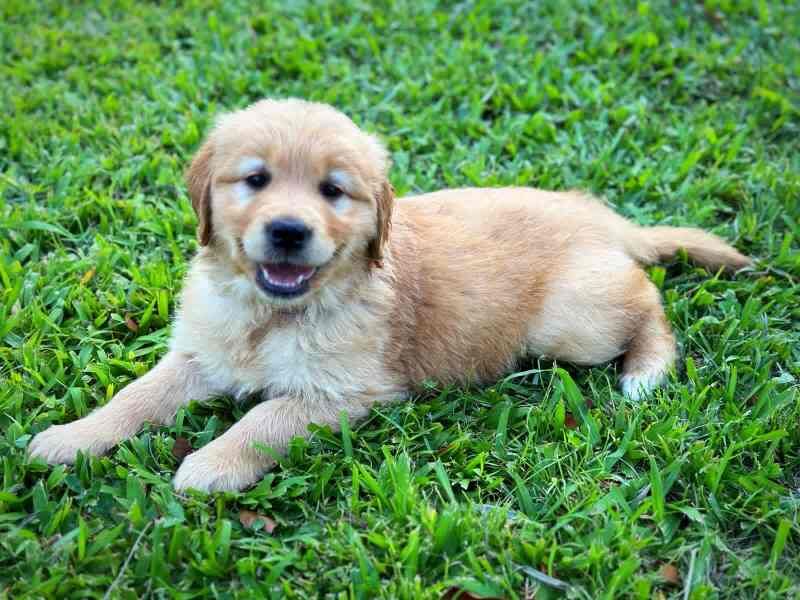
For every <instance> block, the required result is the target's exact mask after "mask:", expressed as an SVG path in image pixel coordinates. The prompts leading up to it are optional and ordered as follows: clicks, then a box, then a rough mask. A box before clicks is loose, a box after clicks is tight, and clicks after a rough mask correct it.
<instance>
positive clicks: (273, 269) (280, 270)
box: [262, 263, 314, 284]
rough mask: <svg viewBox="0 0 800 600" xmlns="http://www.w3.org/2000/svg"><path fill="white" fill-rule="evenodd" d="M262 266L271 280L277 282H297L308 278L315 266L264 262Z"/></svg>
mask: <svg viewBox="0 0 800 600" xmlns="http://www.w3.org/2000/svg"><path fill="white" fill-rule="evenodd" d="M262 268H263V269H264V271H266V273H267V277H269V280H270V281H274V282H275V283H285V284H295V283H298V282H300V281H303V280H305V279H308V278H309V277H311V276H312V275H313V274H314V267H306V266H302V265H291V264H289V263H280V264H279V263H273V264H264V265H262Z"/></svg>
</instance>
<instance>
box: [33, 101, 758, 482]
mask: <svg viewBox="0 0 800 600" xmlns="http://www.w3.org/2000/svg"><path fill="white" fill-rule="evenodd" d="M388 169H389V157H388V155H387V152H386V150H385V149H384V147H383V146H382V145H381V144H380V142H379V141H378V140H377V139H376V138H374V137H373V136H371V135H368V134H366V133H364V132H362V131H361V130H360V129H359V128H358V127H356V125H355V124H354V123H353V122H352V121H351V120H350V119H349V118H347V117H346V116H345V115H343V114H342V113H340V112H338V111H336V110H335V109H333V108H331V107H330V106H326V105H322V104H314V103H310V102H305V101H302V100H263V101H261V102H258V103H256V104H254V105H252V106H250V107H249V108H247V109H245V110H241V111H238V112H234V113H231V114H226V115H223V116H222V117H221V118H220V119H219V120H218V122H217V124H216V127H215V128H214V129H213V131H212V132H211V134H210V135H209V137H208V140H207V141H206V142H205V143H204V144H203V146H202V147H201V148H200V150H199V152H198V153H197V156H196V157H195V158H194V160H193V162H192V164H191V167H190V168H189V171H188V176H187V180H188V187H189V193H190V195H191V198H192V204H193V206H194V208H195V210H196V211H197V216H198V220H199V228H198V237H199V240H200V244H201V247H200V251H199V252H198V254H197V256H196V257H195V258H194V260H193V262H192V266H191V270H190V272H189V275H188V277H187V279H186V282H185V285H184V288H183V293H182V298H181V302H180V308H179V310H178V313H177V315H176V318H175V323H174V328H173V334H172V341H171V349H170V351H169V352H168V353H167V355H166V356H165V357H164V358H163V359H162V360H161V362H159V363H158V365H157V366H156V367H155V368H154V369H153V370H152V371H150V372H149V373H148V374H147V375H145V376H144V377H142V378H141V379H139V380H138V381H136V382H135V383H132V384H131V385H129V386H128V387H126V388H125V389H123V390H122V391H120V392H119V393H118V394H117V395H116V396H115V397H114V398H113V399H112V400H111V401H110V402H109V403H108V404H106V405H105V406H102V407H101V408H99V409H97V410H95V411H94V412H92V413H91V414H90V415H88V416H86V417H84V418H82V419H80V420H78V421H75V422H74V423H69V424H67V425H55V426H52V427H50V428H49V429H47V430H45V431H44V432H42V433H40V434H38V435H37V436H36V437H35V438H34V440H33V441H32V443H31V446H30V452H31V454H32V455H33V456H37V457H41V458H43V459H45V460H46V461H48V462H51V463H70V462H72V461H74V460H75V456H76V453H77V452H78V451H84V452H89V453H93V454H97V453H102V452H105V451H107V450H108V449H109V448H111V447H112V446H114V445H115V444H117V443H118V442H120V441H121V440H123V439H125V438H127V437H129V436H132V435H134V434H135V433H136V432H137V431H138V430H139V428H140V427H141V426H142V424H143V423H144V422H145V421H152V422H156V423H169V422H171V420H172V419H173V417H174V415H175V413H176V411H177V410H178V408H179V407H181V406H184V405H185V404H187V403H188V402H189V401H190V400H193V399H196V400H202V399H204V398H208V397H209V396H211V395H215V394H232V395H234V396H246V395H249V394H252V393H255V392H259V393H261V394H263V397H264V401H263V402H261V403H260V404H258V405H257V406H255V407H254V408H253V409H252V410H250V411H249V412H248V413H247V414H246V415H245V416H244V417H243V418H242V419H241V420H240V421H239V422H238V423H236V424H235V425H233V426H232V427H231V428H230V429H229V430H228V431H226V432H225V433H224V434H223V435H221V436H220V437H219V438H218V439H216V440H214V441H212V442H211V443H209V444H208V445H206V446H205V447H203V448H201V449H199V450H197V451H196V452H194V453H193V454H191V455H189V456H188V457H187V458H186V459H185V460H184V462H183V463H182V464H181V466H180V468H179V469H178V472H177V474H176V476H175V481H174V484H175V487H176V488H178V489H184V488H197V489H200V490H240V489H242V488H245V487H247V486H249V485H251V484H253V483H254V482H256V481H258V480H259V479H260V478H261V477H262V475H263V473H264V472H265V471H266V470H268V469H269V468H270V466H271V464H272V460H271V459H270V457H269V456H268V454H267V453H264V452H262V451H259V449H258V448H257V447H256V446H258V445H264V446H268V447H271V448H273V449H274V450H275V451H276V452H281V451H283V450H285V448H286V446H287V443H288V442H289V440H290V439H291V438H292V437H293V436H302V435H307V433H308V425H309V424H310V423H316V424H319V425H330V426H331V427H333V428H336V427H338V425H339V423H340V418H341V415H342V413H344V414H345V415H346V417H347V418H349V419H350V420H351V421H353V420H356V419H359V418H361V417H363V416H365V415H366V414H367V413H368V411H369V410H370V407H371V406H373V405H376V404H383V403H387V402H393V401H397V400H399V399H402V398H403V397H406V396H407V395H408V394H409V393H410V392H412V391H413V390H414V389H415V386H417V385H418V384H420V383H421V382H422V381H423V380H425V379H434V380H437V381H440V382H444V383H452V382H466V381H471V382H488V381H492V380H493V379H494V378H497V377H499V376H500V375H502V374H503V373H504V372H507V371H509V370H510V369H513V368H514V365H515V363H516V361H517V360H518V359H519V358H520V357H522V356H526V355H527V356H546V357H551V358H554V359H558V360H563V361H568V362H571V363H575V364H580V365H594V364H598V363H603V362H606V361H610V360H612V359H613V358H615V357H617V356H620V355H624V362H623V366H622V378H621V386H622V391H623V393H624V394H626V395H627V396H629V397H631V398H634V399H638V398H640V397H641V396H642V395H644V394H646V393H647V392H648V391H650V390H652V389H653V388H654V387H655V386H657V385H659V383H661V382H662V381H663V380H664V378H665V375H666V374H667V372H668V371H669V369H670V368H671V367H672V365H673V362H674V360H675V352H676V350H675V339H674V337H673V335H672V333H671V331H670V327H669V325H668V323H667V321H666V319H665V317H664V311H663V309H662V306H661V302H660V298H659V293H658V291H657V289H656V287H655V286H654V285H653V284H652V283H651V282H650V281H649V280H648V278H647V275H646V274H645V272H644V271H643V270H642V267H641V265H642V264H650V263H653V262H655V261H658V260H660V259H668V258H670V257H671V256H673V255H674V254H675V253H676V252H677V251H678V249H680V248H684V249H685V250H686V252H688V254H689V256H691V257H692V258H693V259H694V260H695V261H697V262H698V263H700V264H702V265H705V266H707V267H709V268H711V269H719V268H723V267H724V268H729V269H740V268H742V267H746V266H747V265H749V264H750V260H749V259H748V258H746V257H745V256H743V255H741V254H739V253H738V252H737V251H736V250H734V249H733V248H731V247H730V246H728V245H727V244H725V243H724V242H723V241H722V240H720V239H719V238H717V237H714V236H713V235H710V234H707V233H704V232H702V231H699V230H696V229H685V228H673V227H652V228H644V227H639V226H637V225H635V224H633V223H631V222H629V221H627V220H625V219H624V218H622V217H620V216H619V215H617V214H616V213H614V212H613V211H612V210H610V209H609V208H607V207H606V206H604V205H603V204H602V203H601V202H599V201H597V200H595V199H593V198H590V197H588V196H586V195H584V194H579V193H574V192H548V191H542V190H536V189H529V188H502V189H457V190H448V191H440V192H436V193H432V194H424V195H421V196H417V197H411V198H404V199H402V200H399V201H397V202H395V199H394V197H393V190H392V186H391V185H390V183H389V180H388V177H387V172H388Z"/></svg>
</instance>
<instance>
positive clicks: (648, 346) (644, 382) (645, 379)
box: [620, 281, 677, 400]
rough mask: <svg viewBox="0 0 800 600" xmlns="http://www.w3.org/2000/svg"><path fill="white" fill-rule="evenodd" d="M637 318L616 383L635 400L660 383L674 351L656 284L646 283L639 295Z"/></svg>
mask: <svg viewBox="0 0 800 600" xmlns="http://www.w3.org/2000/svg"><path fill="white" fill-rule="evenodd" d="M641 302H642V305H641V309H642V312H641V319H640V324H639V325H638V327H637V329H636V332H635V333H634V336H633V339H631V342H630V344H629V345H628V349H627V351H626V352H625V359H624V362H623V366H622V377H621V378H620V386H621V387H622V393H623V394H625V395H626V396H627V397H628V398H632V399H634V400H638V399H640V398H642V397H644V396H646V395H647V394H648V393H650V392H651V391H652V390H653V389H655V388H657V387H658V386H660V385H661V384H662V383H664V380H665V379H666V377H667V373H668V372H669V370H670V369H671V368H672V366H673V364H674V363H675V356H676V354H677V352H676V347H675V336H674V335H673V334H672V330H671V329H670V326H669V323H667V318H666V316H665V315H664V309H663V307H662V306H661V298H660V297H659V293H658V290H657V289H656V287H655V286H654V285H653V284H652V283H650V282H649V281H648V282H647V291H646V293H645V294H643V296H642V298H641Z"/></svg>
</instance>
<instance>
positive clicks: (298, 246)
mask: <svg viewBox="0 0 800 600" xmlns="http://www.w3.org/2000/svg"><path fill="white" fill-rule="evenodd" d="M313 233H314V232H313V230H312V229H311V228H310V227H308V225H306V224H305V223H303V222H302V221H300V220H298V219H292V218H281V219H275V220H274V221H272V222H270V223H267V226H266V235H267V241H268V242H269V243H270V244H271V245H272V247H273V248H275V249H277V250H284V251H286V252H294V251H298V250H302V249H303V248H304V247H305V246H306V244H308V241H309V240H310V239H311V236H312V235H313Z"/></svg>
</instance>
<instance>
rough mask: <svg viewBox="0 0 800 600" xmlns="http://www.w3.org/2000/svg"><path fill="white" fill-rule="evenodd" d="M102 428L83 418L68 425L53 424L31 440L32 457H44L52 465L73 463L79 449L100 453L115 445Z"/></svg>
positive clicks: (90, 452)
mask: <svg viewBox="0 0 800 600" xmlns="http://www.w3.org/2000/svg"><path fill="white" fill-rule="evenodd" d="M101 431H102V429H101V428H98V427H96V426H94V425H93V424H91V423H86V422H84V420H83V419H81V420H78V421H75V422H74V423H67V424H66V425H52V426H51V427H48V428H47V429H45V430H44V431H42V432H41V433H38V434H36V436H35V437H34V438H33V440H31V443H30V446H28V451H29V452H30V455H31V457H32V458H42V459H44V460H45V461H46V462H48V463H49V464H51V465H57V464H65V465H71V464H73V463H74V462H75V459H76V458H77V456H78V451H79V450H80V451H82V452H85V453H87V454H94V455H99V454H103V453H105V452H106V451H107V450H108V449H109V448H111V446H113V445H114V442H113V441H112V440H109V439H107V438H104V437H103V436H102V435H101Z"/></svg>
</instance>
